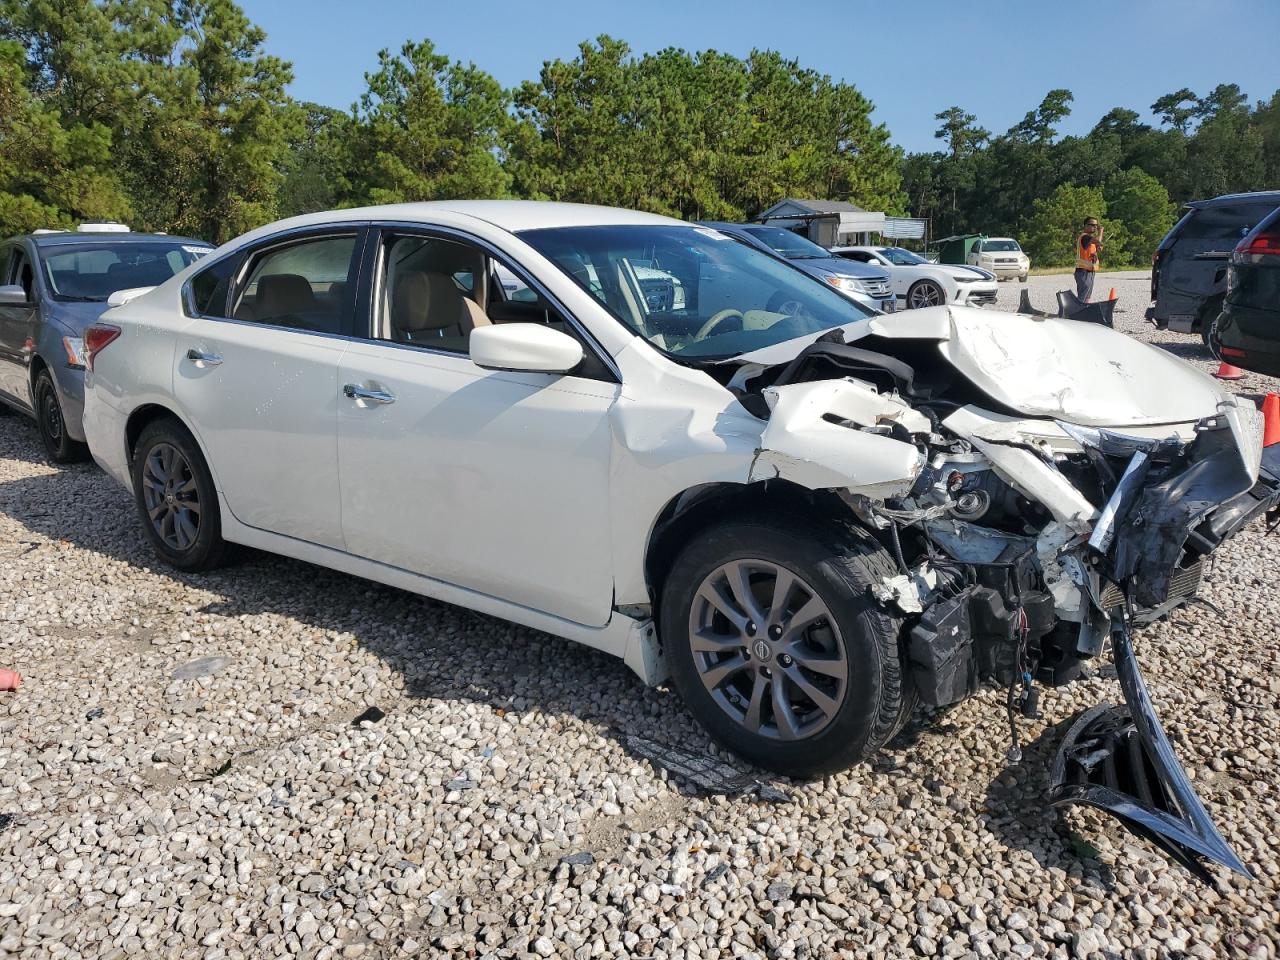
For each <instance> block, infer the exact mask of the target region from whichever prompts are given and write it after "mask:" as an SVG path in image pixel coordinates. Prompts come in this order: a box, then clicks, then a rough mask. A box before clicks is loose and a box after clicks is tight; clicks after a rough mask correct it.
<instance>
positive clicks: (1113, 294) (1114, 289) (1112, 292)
mask: <svg viewBox="0 0 1280 960" xmlns="http://www.w3.org/2000/svg"><path fill="white" fill-rule="evenodd" d="M1107 299H1108V300H1114V299H1116V288H1115V287H1112V288H1111V294H1110V295H1109V296H1108V297H1107Z"/></svg>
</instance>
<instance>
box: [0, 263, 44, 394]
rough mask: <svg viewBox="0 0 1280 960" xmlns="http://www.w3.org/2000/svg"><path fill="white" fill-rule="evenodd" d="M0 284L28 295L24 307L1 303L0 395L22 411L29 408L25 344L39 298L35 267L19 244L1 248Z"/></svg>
mask: <svg viewBox="0 0 1280 960" xmlns="http://www.w3.org/2000/svg"><path fill="white" fill-rule="evenodd" d="M0 284H5V285H9V284H13V285H16V286H20V287H22V288H23V289H24V290H25V291H26V293H27V302H26V303H25V304H5V303H0V392H3V393H4V394H5V396H6V397H7V398H9V399H11V400H16V401H17V402H18V403H19V404H21V405H22V406H23V407H24V408H30V406H31V390H30V386H29V383H28V370H29V364H30V362H31V348H30V347H29V346H28V344H29V343H30V342H31V338H32V337H33V336H35V324H36V319H37V318H36V311H37V310H38V309H39V306H38V304H37V300H38V296H39V295H38V292H37V287H36V279H35V267H34V265H33V264H32V262H31V258H30V255H29V253H28V252H27V250H26V249H25V248H24V247H23V245H22V244H21V243H11V244H8V245H7V246H5V247H3V248H0Z"/></svg>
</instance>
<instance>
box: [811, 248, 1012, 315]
mask: <svg viewBox="0 0 1280 960" xmlns="http://www.w3.org/2000/svg"><path fill="white" fill-rule="evenodd" d="M831 252H832V253H833V254H835V255H836V256H837V257H841V258H843V259H845V260H854V261H856V262H858V263H869V264H873V265H875V266H879V267H884V268H885V269H886V270H887V271H888V273H889V282H890V283H891V284H892V285H893V293H894V296H896V297H897V299H898V301H899V303H901V304H902V305H903V306H905V307H907V309H909V310H914V309H918V308H920V307H938V306H942V305H943V304H947V303H955V304H961V305H965V306H970V307H981V306H986V305H987V304H992V303H995V302H996V293H997V289H998V286H999V284H998V283H997V281H996V278H995V275H994V274H991V273H988V272H987V271H986V270H981V269H979V268H977V267H966V266H960V265H958V264H947V263H931V262H930V261H928V260H926V259H925V258H924V257H922V256H920V255H919V254H918V253H912V252H911V251H910V250H904V249H903V248H902V247H832V248H831Z"/></svg>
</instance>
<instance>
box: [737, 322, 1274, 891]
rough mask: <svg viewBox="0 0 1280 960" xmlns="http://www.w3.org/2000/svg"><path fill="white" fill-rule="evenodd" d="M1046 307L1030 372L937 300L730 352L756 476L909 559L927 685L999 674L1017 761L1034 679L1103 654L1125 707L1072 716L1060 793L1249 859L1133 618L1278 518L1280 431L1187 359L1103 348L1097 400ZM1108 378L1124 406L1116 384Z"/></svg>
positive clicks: (928, 696)
mask: <svg viewBox="0 0 1280 960" xmlns="http://www.w3.org/2000/svg"><path fill="white" fill-rule="evenodd" d="M922 313H923V311H922ZM930 313H933V311H930ZM1014 322H1017V323H1018V324H1019V327H1022V326H1023V325H1028V324H1036V323H1039V322H1037V321H1031V320H1029V319H1028V318H1018V319H1017V320H1016V321H1014ZM1043 323H1044V324H1045V325H1046V330H1045V332H1043V333H1042V334H1041V335H1042V336H1043V337H1044V338H1045V344H1046V348H1045V350H1044V360H1045V365H1044V366H1043V368H1042V369H1038V370H1037V369H1034V368H1032V369H1028V368H1027V363H1026V357H1027V353H1026V351H1025V350H1023V351H1021V352H1020V354H1019V357H1018V362H1019V366H1017V367H1015V366H1013V365H1012V363H1011V362H1009V363H1006V361H1012V359H1013V357H1012V354H1008V353H1005V352H1003V351H1002V348H1001V345H1000V343H999V336H998V333H996V334H992V333H991V331H990V329H988V330H980V329H970V330H965V329H964V327H963V325H962V324H959V323H956V322H955V321H954V319H952V321H951V326H950V329H949V330H948V329H943V328H940V327H939V326H938V324H937V320H936V317H935V319H934V321H933V323H932V328H929V327H926V326H924V325H922V326H921V328H920V329H918V330H915V331H911V330H908V331H905V335H904V331H902V330H901V329H898V330H895V331H894V335H887V328H886V329H885V331H881V332H878V331H877V329H876V323H875V322H874V321H873V322H872V324H871V326H870V331H869V332H866V333H865V335H864V336H862V337H861V338H859V339H856V340H854V341H852V342H846V333H847V331H844V330H833V331H831V332H830V333H828V334H827V335H825V336H823V337H822V338H820V339H819V340H817V341H816V342H814V343H812V344H810V345H809V346H808V347H806V348H805V349H804V350H803V351H801V352H800V353H799V354H798V355H795V356H794V357H793V358H791V359H789V360H786V361H785V362H778V363H771V362H769V361H770V360H771V359H772V358H771V357H769V356H767V355H762V356H757V357H752V356H750V355H748V356H746V357H743V358H739V359H740V360H742V361H743V362H741V363H740V364H739V365H737V366H736V368H734V369H733V370H732V376H731V379H730V380H729V381H728V383H727V386H728V387H729V389H730V390H732V391H734V393H735V395H736V396H737V397H738V398H739V401H740V402H741V403H742V405H743V406H744V407H746V408H747V409H748V410H750V411H751V412H752V413H753V414H755V415H756V416H758V417H760V418H761V419H764V420H765V421H766V426H765V428H764V430H763V432H762V434H761V439H760V448H759V450H758V451H757V454H756V457H755V460H754V462H753V463H752V466H751V476H750V480H752V481H762V480H763V481H767V480H769V479H771V478H785V479H787V480H789V481H792V482H795V483H799V484H802V485H804V486H806V487H808V488H810V489H815V490H816V489H829V490H833V491H835V492H837V493H838V494H839V495H840V497H841V498H842V499H843V500H844V502H845V503H846V504H847V506H848V508H849V510H850V511H852V513H853V514H854V515H855V516H856V517H857V518H858V519H859V521H860V522H861V524H862V525H863V526H865V527H866V528H868V529H869V530H871V531H873V532H874V533H875V534H876V535H877V536H878V538H879V539H880V540H881V542H882V543H883V544H884V545H885V547H886V549H888V550H889V551H890V552H891V554H892V556H893V557H894V560H895V562H896V564H897V568H898V569H897V574H896V575H895V576H894V577H892V578H885V580H884V581H883V582H882V583H881V584H879V585H878V586H877V587H876V589H875V593H876V596H877V599H878V600H879V601H880V602H881V603H883V604H884V605H885V606H886V607H888V608H891V609H893V610H894V612H895V613H896V614H897V615H898V616H900V617H902V618H903V619H904V622H905V624H906V627H905V629H904V635H903V637H902V641H901V642H902V645H903V651H904V655H905V659H906V661H907V664H908V666H909V670H910V674H911V677H912V680H913V682H914V685H915V688H916V691H917V693H918V695H919V697H920V699H921V700H922V701H923V702H924V703H926V704H928V705H931V706H945V705H948V704H953V703H957V702H959V701H961V700H963V699H965V698H967V697H969V696H972V695H973V694H975V693H976V692H978V690H979V689H981V688H982V687H984V686H988V687H990V686H995V687H998V688H999V689H1001V690H1002V691H1004V692H1005V697H1004V705H1005V708H1006V709H1007V712H1008V716H1009V725H1010V732H1011V737H1012V740H1013V747H1012V749H1011V754H1012V755H1013V756H1014V758H1015V759H1016V758H1017V756H1018V753H1019V750H1018V733H1017V725H1016V720H1017V717H1018V716H1019V715H1023V716H1035V715H1036V714H1037V710H1038V696H1039V690H1038V686H1037V685H1045V686H1050V687H1053V686H1060V685H1062V684H1065V683H1069V682H1071V681H1072V680H1074V679H1076V678H1077V677H1078V676H1079V675H1080V674H1081V672H1082V670H1083V669H1084V667H1085V665H1086V664H1087V663H1088V662H1089V661H1091V660H1095V659H1097V658H1099V657H1102V656H1104V655H1105V654H1106V653H1108V652H1110V654H1111V656H1112V657H1113V658H1114V660H1115V662H1116V666H1117V672H1118V675H1119V676H1120V678H1121V680H1122V686H1123V689H1124V693H1125V699H1126V704H1125V706H1122V707H1111V706H1104V707H1100V708H1095V710H1093V711H1089V712H1088V713H1087V714H1086V715H1085V717H1082V718H1081V720H1079V721H1077V723H1076V725H1075V726H1074V727H1073V728H1072V729H1071V732H1070V733H1069V735H1068V736H1067V738H1066V741H1065V742H1064V744H1063V747H1062V752H1061V754H1060V756H1059V759H1058V763H1057V765H1056V768H1055V782H1054V794H1053V797H1052V798H1051V802H1053V803H1055V804H1062V803H1072V802H1076V803H1087V804H1091V805H1093V806H1096V807H1098V808H1100V809H1104V810H1107V811H1108V812H1110V813H1112V814H1114V815H1116V816H1117V817H1119V818H1120V819H1121V820H1122V821H1123V822H1125V823H1126V824H1127V825H1128V826H1130V827H1131V828H1132V829H1134V830H1135V831H1137V832H1139V833H1140V834H1142V835H1143V836H1146V837H1148V838H1149V839H1151V840H1153V841H1154V842H1156V843H1158V844H1159V845H1160V846H1162V847H1163V848H1164V849H1166V850H1167V851H1168V852H1170V853H1171V855H1173V856H1174V857H1175V858H1176V859H1177V860H1179V862H1181V863H1183V864H1184V865H1186V866H1187V867H1188V869H1191V870H1192V871H1193V872H1195V873H1196V874H1197V875H1198V876H1201V877H1203V878H1205V879H1207V878H1208V874H1207V873H1206V872H1205V870H1204V868H1203V866H1202V865H1201V863H1200V858H1209V859H1212V860H1216V861H1217V862H1219V863H1223V864H1225V865H1227V866H1229V867H1231V868H1232V869H1235V870H1239V871H1241V872H1244V873H1247V870H1246V868H1245V867H1244V865H1243V864H1242V863H1241V862H1240V861H1239V859H1238V858H1237V857H1236V856H1235V854H1234V853H1233V852H1232V851H1231V850H1230V849H1229V848H1228V847H1227V845H1226V844H1225V842H1224V841H1223V840H1222V838H1221V837H1220V836H1219V835H1218V834H1217V832H1216V830H1214V828H1213V826H1212V824H1211V823H1210V822H1209V820H1208V817H1207V814H1206V813H1205V811H1204V808H1203V806H1202V805H1201V804H1200V801H1199V800H1198V799H1197V798H1196V797H1195V794H1194V792H1193V791H1192V789H1191V787H1190V783H1189V781H1188V780H1187V778H1186V775H1185V773H1183V771H1182V769H1181V767H1180V766H1179V765H1178V764H1177V762H1176V760H1175V759H1174V758H1173V753H1172V750H1171V748H1170V746H1169V743H1168V741H1167V739H1166V738H1165V735H1164V733H1163V731H1162V730H1161V728H1160V725H1159V722H1158V721H1157V720H1156V719H1155V716H1154V713H1153V712H1152V710H1151V705H1150V701H1149V699H1148V698H1147V696H1146V692H1145V687H1144V686H1143V685H1142V681H1141V677H1140V676H1139V675H1138V673H1137V661H1136V659H1135V658H1134V655H1133V651H1132V646H1131V644H1130V642H1129V636H1130V633H1129V631H1130V630H1131V628H1132V627H1134V626H1137V625H1141V624H1143V623H1147V622H1150V621H1152V620H1154V619H1157V618H1159V617H1161V616H1163V615H1164V614H1166V613H1168V612H1169V611H1171V610H1173V609H1175V608H1177V607H1178V606H1180V605H1182V604H1185V603H1187V602H1188V601H1190V600H1192V599H1193V598H1194V597H1195V595H1196V592H1197V589H1198V588H1199V586H1200V581H1201V577H1202V575H1203V571H1204V569H1205V564H1206V562H1207V561H1208V558H1209V557H1210V555H1211V553H1212V551H1213V550H1214V549H1215V548H1216V547H1217V546H1218V545H1219V544H1220V543H1221V542H1222V541H1223V540H1224V539H1226V538H1227V537H1229V536H1230V535H1231V534H1233V533H1234V532H1236V531H1237V530H1238V529H1240V528H1241V527H1242V526H1244V525H1245V524H1247V523H1249V522H1250V521H1251V520H1253V519H1254V518H1256V517H1257V516H1259V515H1260V514H1263V513H1268V512H1270V513H1271V514H1272V516H1273V518H1274V515H1275V512H1276V510H1277V504H1278V503H1280V446H1274V447H1271V448H1268V449H1267V450H1266V451H1265V456H1264V451H1263V447H1262V445H1261V430H1262V427H1261V417H1260V414H1259V413H1258V411H1257V410H1256V409H1255V408H1254V407H1253V406H1252V404H1249V403H1247V402H1243V401H1242V402H1237V401H1236V399H1235V398H1234V397H1233V396H1232V395H1230V394H1227V393H1222V392H1221V391H1220V390H1219V388H1218V387H1217V385H1216V384H1214V383H1213V381H1212V380H1209V379H1208V378H1207V377H1204V376H1203V375H1202V374H1200V373H1199V372H1198V371H1194V370H1191V369H1190V368H1189V367H1188V368H1187V373H1186V374H1184V373H1183V372H1182V370H1181V369H1176V370H1174V372H1175V373H1176V374H1177V375H1178V376H1180V377H1181V376H1186V377H1188V379H1186V380H1185V382H1183V383H1180V384H1174V383H1168V382H1163V383H1147V384H1142V383H1135V382H1133V381H1134V379H1135V369H1136V370H1137V373H1138V374H1139V375H1140V374H1141V373H1142V371H1141V368H1140V367H1138V368H1135V367H1132V366H1128V367H1126V365H1124V364H1123V363H1122V362H1115V361H1113V360H1111V359H1110V358H1109V357H1107V356H1105V355H1102V354H1100V355H1099V356H1097V357H1092V356H1090V357H1089V358H1088V360H1089V363H1091V364H1092V365H1093V366H1094V367H1095V368H1098V369H1099V371H1100V372H1099V377H1100V378H1101V379H1104V380H1107V381H1108V382H1107V383H1100V384H1099V394H1100V395H1102V396H1104V397H1106V398H1108V401H1109V403H1108V404H1100V403H1098V402H1097V399H1096V398H1094V397H1092V396H1091V395H1090V394H1089V392H1088V391H1087V390H1085V389H1081V384H1082V383H1083V384H1084V385H1085V387H1087V385H1088V377H1087V376H1086V375H1084V374H1081V373H1079V372H1077V373H1075V374H1074V375H1073V376H1071V377H1069V378H1064V377H1063V375H1062V372H1061V370H1060V369H1059V367H1058V366H1055V364H1058V365H1060V364H1061V362H1062V360H1063V356H1064V354H1069V353H1070V352H1071V350H1080V349H1081V348H1082V346H1083V349H1084V350H1086V351H1087V349H1088V346H1089V343H1088V339H1089V338H1090V337H1093V336H1095V334H1093V333H1090V332H1084V333H1077V332H1076V331H1077V330H1079V329H1081V328H1082V327H1083V326H1084V325H1075V327H1076V330H1070V329H1067V330H1059V329H1055V328H1053V327H1052V326H1051V325H1053V324H1059V325H1060V324H1068V325H1070V321H1060V320H1050V321H1043ZM987 326H988V327H989V328H990V327H991V326H992V325H991V324H988V325H987ZM1107 334H1108V335H1109V336H1110V337H1112V338H1115V339H1117V340H1118V339H1124V340H1126V341H1127V338H1120V337H1118V336H1117V335H1115V334H1114V333H1111V332H1110V331H1107ZM966 338H967V346H968V349H967V350H964V349H961V348H963V347H965V346H966ZM1101 345H1106V346H1112V347H1113V346H1114V344H1113V343H1112V342H1111V341H1106V342H1104V343H1103V344H1100V346H1101ZM1142 349H1146V348H1145V347H1144V348H1142ZM940 353H941V354H942V358H945V359H946V360H948V361H950V362H939V361H940V359H942V358H940V357H939V354H940ZM1171 362H1174V363H1176V361H1171ZM1107 364H1109V365H1110V367H1111V368H1112V369H1102V366H1103V365H1107ZM1032 366H1034V365H1032ZM1183 366H1185V365H1183ZM1087 373H1088V371H1085V374H1087ZM1055 380H1058V381H1062V382H1063V383H1065V384H1066V387H1065V388H1063V389H1057V386H1056V384H1055ZM1204 381H1208V382H1207V383H1205V382H1204ZM1117 386H1119V387H1120V388H1121V391H1120V395H1121V396H1124V397H1126V398H1129V397H1132V398H1133V403H1132V404H1127V405H1125V404H1117V403H1115V402H1114V401H1115V397H1116V396H1117V391H1116V389H1115V388H1116V387H1117ZM1168 389H1172V390H1178V391H1180V392H1181V393H1182V395H1183V399H1184V400H1186V401H1187V402H1184V403H1183V404H1182V406H1181V408H1180V409H1178V410H1176V411H1175V415H1178V414H1184V413H1185V412H1192V411H1194V412H1195V416H1193V417H1189V418H1188V419H1185V420H1174V421H1170V420H1169V419H1167V418H1168V411H1169V409H1170V406H1171V405H1170V404H1169V403H1162V404H1161V406H1160V411H1161V412H1162V413H1163V415H1164V417H1165V419H1164V420H1160V419H1159V416H1160V414H1158V413H1152V414H1150V415H1149V414H1148V411H1147V410H1146V409H1144V407H1143V405H1142V398H1141V393H1142V391H1147V392H1150V391H1153V390H1161V391H1163V390H1168ZM1195 391H1199V393H1198V395H1197V396H1195V397H1191V398H1189V399H1188V398H1187V394H1190V393H1194V392H1195ZM1174 406H1176V404H1175V405H1174ZM1206 410H1207V411H1208V412H1206ZM854 437H856V442H850V441H851V440H852V439H853V438H854Z"/></svg>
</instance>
